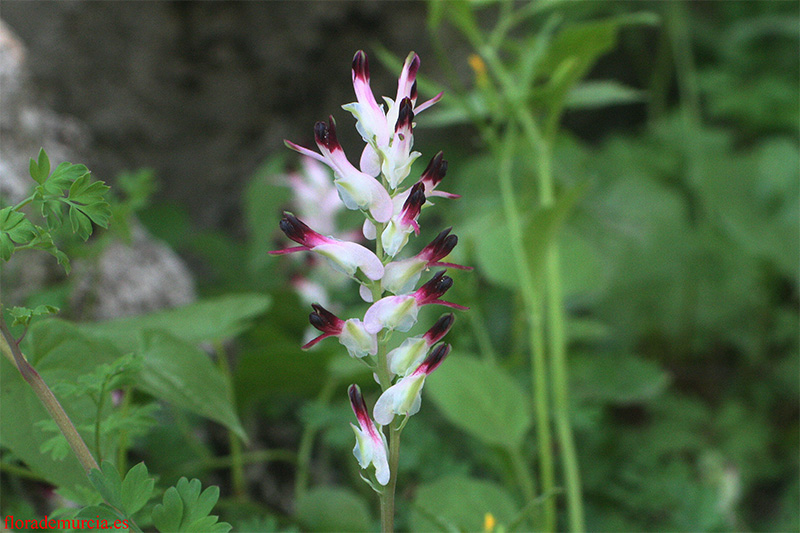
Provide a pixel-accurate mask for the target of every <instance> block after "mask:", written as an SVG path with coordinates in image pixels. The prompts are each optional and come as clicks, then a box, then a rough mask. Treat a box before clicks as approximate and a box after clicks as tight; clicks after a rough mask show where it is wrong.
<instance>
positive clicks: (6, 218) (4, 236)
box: [0, 207, 36, 261]
mask: <svg viewBox="0 0 800 533" xmlns="http://www.w3.org/2000/svg"><path fill="white" fill-rule="evenodd" d="M35 236H36V230H35V228H34V226H33V224H31V222H30V221H29V220H28V219H27V218H25V215H24V214H23V213H20V212H19V211H15V210H14V208H13V207H5V208H3V209H0V259H2V260H3V261H8V260H9V258H10V257H11V255H12V254H13V253H14V243H17V244H27V243H28V242H30V241H31V240H32V239H33V238H34V237H35Z"/></svg>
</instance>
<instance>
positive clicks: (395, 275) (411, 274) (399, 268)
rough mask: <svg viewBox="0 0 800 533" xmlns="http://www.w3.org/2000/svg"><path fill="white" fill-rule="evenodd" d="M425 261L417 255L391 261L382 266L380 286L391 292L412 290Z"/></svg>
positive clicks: (397, 292)
mask: <svg viewBox="0 0 800 533" xmlns="http://www.w3.org/2000/svg"><path fill="white" fill-rule="evenodd" d="M426 265H427V263H426V262H425V260H424V259H419V258H418V257H416V256H415V257H409V258H408V259H403V260H402V261H392V262H391V263H389V264H388V265H386V267H385V268H384V272H383V277H382V278H381V287H383V289H384V290H387V291H389V292H391V293H392V294H406V293H409V292H411V291H413V290H414V286H415V285H416V284H417V281H419V277H420V275H421V274H422V271H423V270H425V267H426Z"/></svg>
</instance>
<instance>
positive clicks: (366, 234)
mask: <svg viewBox="0 0 800 533" xmlns="http://www.w3.org/2000/svg"><path fill="white" fill-rule="evenodd" d="M419 66H420V59H419V56H417V55H416V54H415V53H413V52H412V53H411V54H409V55H408V57H407V58H406V61H405V64H404V65H403V69H402V72H401V74H400V78H399V80H398V84H397V94H396V97H395V98H394V99H391V98H387V97H384V99H383V100H384V102H385V105H379V104H378V102H377V100H376V99H375V97H374V95H373V93H372V89H371V87H370V81H369V80H370V78H369V63H368V59H367V55H366V54H365V53H364V52H363V51H359V52H357V53H356V54H355V57H354V58H353V64H352V80H353V88H354V91H355V95H356V102H353V103H350V104H347V105H345V106H343V108H344V109H345V110H347V111H349V112H350V113H351V114H352V115H353V116H354V117H355V119H356V129H357V131H358V132H359V134H360V135H361V138H362V140H363V141H364V142H365V146H364V148H363V150H362V154H361V158H360V161H359V167H356V166H355V165H353V164H351V163H350V162H349V160H348V158H347V156H346V155H345V153H344V150H343V149H342V147H341V145H340V144H339V141H338V138H337V135H336V124H335V122H334V120H333V117H329V119H328V122H327V123H325V122H317V124H316V125H315V127H314V139H315V143H316V145H317V148H318V149H319V152H316V151H313V150H310V149H308V148H305V147H303V146H300V145H298V144H295V143H292V142H290V141H285V143H286V146H287V147H289V148H290V149H292V150H295V151H296V152H298V153H300V154H302V155H304V156H306V158H307V160H313V161H315V162H319V163H321V164H323V165H325V166H327V167H329V168H330V169H331V170H332V171H333V186H334V187H335V189H336V192H337V194H338V196H339V199H340V200H341V202H342V204H343V205H344V207H345V208H347V209H350V210H356V211H360V212H361V213H362V214H363V216H364V224H363V226H362V230H361V233H362V234H363V238H364V239H365V240H367V241H374V246H371V247H368V246H364V245H363V244H360V243H358V242H353V241H350V240H342V239H339V238H336V237H333V236H325V235H322V234H321V233H319V232H318V231H316V230H315V229H312V228H311V227H310V226H309V225H308V224H306V223H305V222H303V220H301V218H300V217H298V216H295V215H294V214H293V213H289V212H285V213H284V214H283V218H282V219H281V222H280V228H281V230H282V231H283V232H284V233H285V234H286V236H287V237H288V238H289V239H291V240H293V241H295V242H296V243H297V244H299V246H296V247H293V248H284V249H280V250H275V251H273V252H271V253H273V254H275V255H286V254H291V253H295V252H301V251H305V252H311V253H313V254H315V255H318V256H321V257H324V258H325V259H326V260H327V262H328V264H329V265H330V266H331V267H332V268H333V269H334V270H336V271H338V272H341V273H343V274H345V275H346V276H347V277H348V278H350V279H351V280H354V281H356V282H357V283H358V284H359V291H358V292H359V294H360V296H361V298H362V299H363V300H364V301H366V302H369V303H370V304H371V305H370V307H369V309H368V310H367V311H366V313H365V314H364V316H363V318H357V317H354V318H347V319H343V318H340V317H338V316H336V314H334V313H332V312H331V311H329V310H328V309H326V308H325V307H323V306H322V305H320V304H319V303H318V302H315V303H312V309H313V312H312V313H311V314H310V316H309V321H310V322H311V325H312V326H313V327H314V328H316V329H317V330H319V331H320V332H321V334H320V335H318V336H317V337H315V338H313V339H312V340H310V341H309V342H307V343H306V344H305V345H304V346H303V349H310V348H312V347H313V346H315V345H316V344H317V343H319V342H321V341H323V340H324V339H326V338H329V337H333V338H336V339H338V341H339V343H340V344H342V345H343V346H344V347H345V348H346V349H347V352H348V354H349V355H350V356H351V357H353V358H356V359H359V360H361V361H363V362H364V363H366V364H367V365H368V366H369V367H370V369H371V370H372V371H373V373H374V376H375V379H376V381H377V382H378V384H379V385H380V389H381V391H382V392H381V394H380V396H379V397H378V399H377V401H376V402H375V404H374V406H373V409H372V413H371V416H370V411H369V408H368V407H367V403H366V401H365V399H364V396H363V395H362V393H361V389H360V387H359V386H358V385H355V384H353V385H350V387H349V388H348V395H349V398H350V404H351V406H352V408H353V413H354V414H355V416H356V420H357V422H358V425H356V424H351V426H352V428H353V432H354V434H355V437H356V445H355V448H354V449H353V454H354V456H355V457H356V459H357V460H358V463H359V465H360V466H361V468H362V469H363V471H364V473H362V478H364V480H365V481H366V482H367V483H369V484H370V485H371V486H372V487H373V489H375V491H376V492H377V493H378V495H379V498H380V510H381V529H382V530H383V531H385V532H388V531H393V530H394V513H395V491H396V486H397V479H398V465H399V458H400V435H401V433H402V431H403V428H404V427H405V425H406V423H407V422H408V419H409V417H411V416H413V415H414V414H415V413H417V412H418V411H419V409H420V406H421V402H422V396H421V392H422V388H423V386H424V384H425V380H426V378H427V376H428V375H430V373H431V372H433V371H434V370H436V368H438V366H439V365H440V364H442V362H443V360H444V359H445V357H446V356H447V355H448V354H449V352H450V350H451V346H450V345H449V344H444V343H442V342H440V341H441V340H442V338H443V337H444V336H445V335H446V334H447V333H448V331H449V330H450V327H451V326H452V324H453V320H454V315H453V314H452V313H450V314H447V315H444V316H442V317H441V318H440V319H439V320H438V321H437V322H436V323H435V324H434V325H433V326H432V327H431V328H430V329H428V331H427V332H426V333H425V334H423V335H421V336H419V335H418V336H408V337H406V336H404V335H402V334H404V333H406V332H409V331H410V330H411V329H412V328H413V327H414V326H415V325H416V322H417V318H418V313H419V310H420V309H421V308H422V307H423V306H426V305H442V306H446V307H451V308H454V309H459V310H466V309H467V308H466V307H464V306H462V305H459V304H456V303H452V302H448V301H445V300H443V299H442V297H443V296H444V294H445V293H446V292H447V291H448V289H450V287H451V286H452V285H453V280H452V278H450V277H449V276H447V275H445V272H446V271H445V270H441V271H439V272H436V273H435V274H434V275H433V276H432V277H430V279H428V280H427V281H426V282H425V283H424V284H423V285H422V286H421V287H419V288H418V289H415V287H416V286H417V283H418V282H419V280H420V278H421V277H422V276H423V275H424V274H425V273H426V271H429V269H430V268H431V267H440V268H445V269H447V268H456V269H462V270H469V269H470V267H465V266H462V265H458V264H455V263H450V262H446V261H444V260H445V258H446V257H447V256H448V255H449V254H450V252H451V251H452V250H453V248H454V247H455V246H456V244H457V243H458V238H457V237H456V236H455V235H453V234H451V228H448V229H446V230H444V231H442V232H441V233H439V235H438V236H437V237H436V238H435V239H434V240H433V241H432V242H431V243H430V244H429V245H428V246H426V247H424V248H423V249H422V250H421V251H420V252H418V253H417V254H416V255H413V256H410V257H407V258H405V259H403V258H401V254H402V252H403V250H404V248H405V247H406V245H407V244H408V242H409V240H410V239H411V237H412V236H418V235H419V234H420V231H421V228H420V222H419V217H420V215H421V213H422V212H423V211H424V210H425V209H427V208H429V207H431V206H432V205H433V204H432V203H430V202H428V201H427V199H428V198H429V197H431V196H438V197H442V198H457V197H458V195H455V194H452V193H448V192H443V191H437V190H436V189H437V187H438V185H439V183H440V182H441V181H442V179H443V178H444V176H445V174H446V172H447V161H446V160H444V158H443V154H442V153H441V152H439V153H438V154H436V155H435V156H434V157H433V158H432V159H431V160H430V162H429V163H428V166H427V167H426V169H425V170H424V172H422V174H421V175H419V177H418V178H417V179H416V180H415V181H414V182H413V183H412V184H410V185H404V182H405V181H406V179H407V178H408V176H409V175H410V174H411V170H412V165H413V163H414V161H415V160H416V159H417V158H419V157H420V156H421V154H420V153H419V152H416V151H413V144H414V132H413V130H414V126H415V122H414V119H415V117H416V116H417V115H418V114H419V113H420V112H421V111H423V110H424V109H426V108H427V107H429V106H431V105H433V104H434V103H436V102H437V101H438V100H439V99H440V98H441V94H439V95H437V96H435V97H434V98H432V99H431V100H428V101H426V102H423V103H420V104H418V103H417V96H418V95H417V84H416V75H417V72H418V70H419ZM302 216H303V217H305V215H302ZM357 239H358V238H357ZM358 240H361V239H358ZM362 242H363V241H362ZM398 333H399V334H398ZM398 341H399V342H398Z"/></svg>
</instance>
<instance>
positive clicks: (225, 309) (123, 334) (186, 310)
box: [80, 294, 270, 351]
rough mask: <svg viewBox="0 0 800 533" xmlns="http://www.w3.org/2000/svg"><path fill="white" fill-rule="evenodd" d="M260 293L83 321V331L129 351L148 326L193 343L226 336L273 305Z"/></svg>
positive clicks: (247, 324) (220, 338) (243, 327)
mask: <svg viewBox="0 0 800 533" xmlns="http://www.w3.org/2000/svg"><path fill="white" fill-rule="evenodd" d="M269 302H270V300H269V298H268V297H266V296H264V295H260V294H235V295H228V296H222V297H219V298H212V299H208V300H203V301H200V302H196V303H193V304H190V305H187V306H185V307H178V308H175V309H168V310H166V311H159V312H157V313H150V314H147V315H140V316H134V317H126V318H120V319H117V320H111V321H108V322H99V323H95V324H86V325H81V326H80V329H81V331H83V332H85V333H87V334H89V335H91V336H93V337H98V338H103V339H106V340H108V341H110V342H112V343H114V344H115V345H116V346H118V347H119V348H120V349H121V350H123V351H127V350H129V349H130V347H131V346H135V345H136V343H137V342H138V341H139V337H140V335H141V333H142V332H143V331H145V330H152V329H159V330H162V331H164V332H166V333H169V334H171V335H173V336H174V337H176V338H178V339H181V340H183V341H186V342H189V343H200V342H204V341H216V340H224V339H228V338H232V337H235V336H237V335H238V334H239V333H241V332H242V331H244V330H245V329H247V327H248V326H249V324H250V321H251V320H252V319H253V318H255V317H256V316H258V315H260V314H262V313H263V312H264V311H266V310H267V308H268V307H269Z"/></svg>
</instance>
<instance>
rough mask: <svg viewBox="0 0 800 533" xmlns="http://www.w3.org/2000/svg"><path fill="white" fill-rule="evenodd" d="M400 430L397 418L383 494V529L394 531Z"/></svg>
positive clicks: (394, 421) (392, 427)
mask: <svg viewBox="0 0 800 533" xmlns="http://www.w3.org/2000/svg"><path fill="white" fill-rule="evenodd" d="M400 432H401V430H400V429H399V428H398V424H397V420H393V421H392V423H391V425H390V426H389V472H390V476H389V483H388V484H387V485H386V487H385V488H384V490H383V494H381V531H382V532H383V533H391V532H392V531H394V495H395V491H396V489H397V465H398V464H399V462H400Z"/></svg>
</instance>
